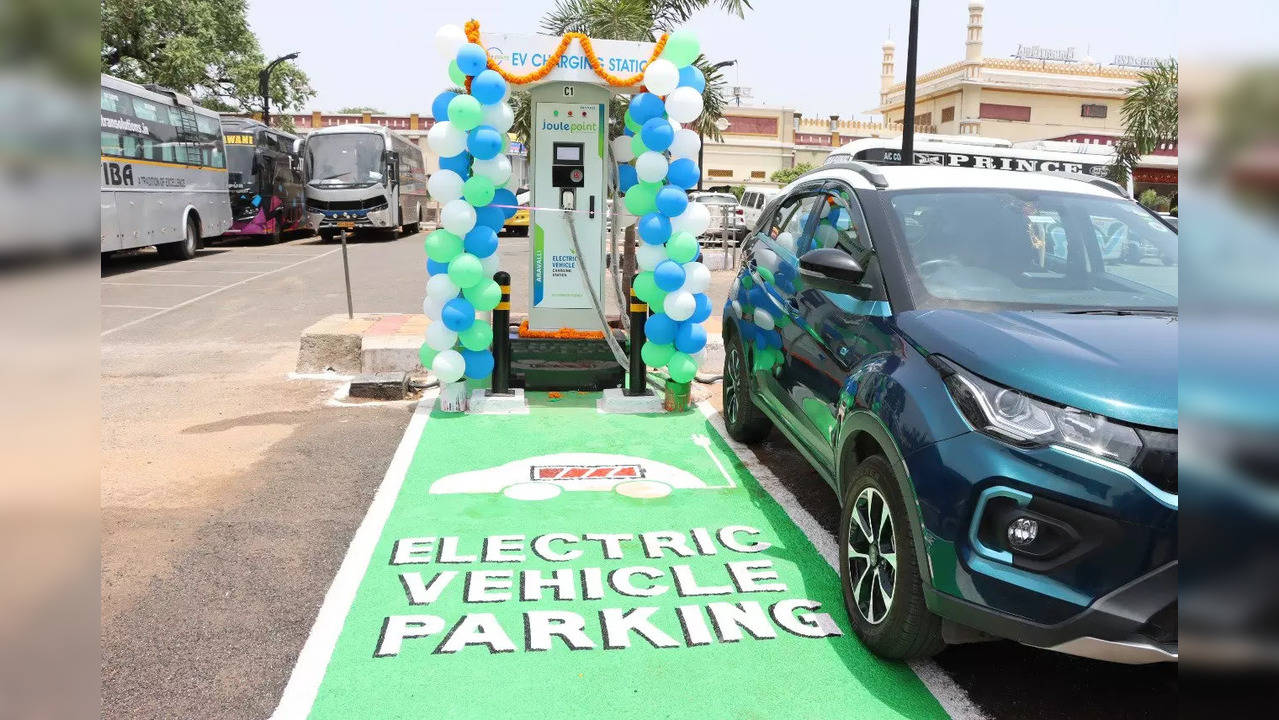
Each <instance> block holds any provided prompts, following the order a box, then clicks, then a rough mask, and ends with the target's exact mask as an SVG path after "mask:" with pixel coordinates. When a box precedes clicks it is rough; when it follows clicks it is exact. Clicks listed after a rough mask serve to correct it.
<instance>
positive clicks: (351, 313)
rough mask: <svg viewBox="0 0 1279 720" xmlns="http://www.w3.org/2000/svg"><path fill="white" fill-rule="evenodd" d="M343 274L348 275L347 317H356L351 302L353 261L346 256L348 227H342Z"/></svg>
mask: <svg viewBox="0 0 1279 720" xmlns="http://www.w3.org/2000/svg"><path fill="white" fill-rule="evenodd" d="M342 274H343V275H344V276H345V277H346V317H347V319H348V320H351V319H354V318H355V307H354V305H353V304H352V303H351V262H350V260H349V259H348V258H347V256H346V228H342Z"/></svg>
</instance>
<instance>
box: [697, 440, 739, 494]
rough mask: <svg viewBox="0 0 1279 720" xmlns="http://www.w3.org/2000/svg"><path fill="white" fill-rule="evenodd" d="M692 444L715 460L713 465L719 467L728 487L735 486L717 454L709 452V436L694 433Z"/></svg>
mask: <svg viewBox="0 0 1279 720" xmlns="http://www.w3.org/2000/svg"><path fill="white" fill-rule="evenodd" d="M693 444H694V445H696V446H698V447H700V448H701V449H703V450H705V451H706V454H707V455H710V456H711V460H713V461H715V467H717V468H719V474H720V475H723V476H724V480H725V481H726V482H728V487H730V488H735V487H737V483H735V482H733V478H732V476H730V475H729V474H728V471H727V470H725V469H724V463H722V462H720V461H719V456H718V455H716V454H715V453H713V452H711V439H710V438H708V437H706V436H705V435H702V434H701V433H696V434H694V435H693Z"/></svg>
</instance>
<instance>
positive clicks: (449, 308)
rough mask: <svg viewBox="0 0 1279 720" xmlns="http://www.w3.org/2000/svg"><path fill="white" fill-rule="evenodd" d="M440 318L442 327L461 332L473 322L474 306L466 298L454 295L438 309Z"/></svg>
mask: <svg viewBox="0 0 1279 720" xmlns="http://www.w3.org/2000/svg"><path fill="white" fill-rule="evenodd" d="M440 320H442V321H444V327H446V328H448V329H449V330H452V331H453V332H462V331H463V330H465V329H467V328H469V327H470V326H471V323H473V322H475V306H474V305H472V304H471V301H469V300H467V299H466V298H462V297H456V298H453V299H452V300H449V301H448V302H446V303H444V309H443V310H441V311H440Z"/></svg>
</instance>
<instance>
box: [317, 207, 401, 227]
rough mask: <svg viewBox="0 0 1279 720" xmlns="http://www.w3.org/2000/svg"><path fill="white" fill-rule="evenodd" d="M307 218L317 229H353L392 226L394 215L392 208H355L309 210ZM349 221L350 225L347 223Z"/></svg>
mask: <svg viewBox="0 0 1279 720" xmlns="http://www.w3.org/2000/svg"><path fill="white" fill-rule="evenodd" d="M307 218H308V219H309V220H310V224H311V227H314V228H315V229H317V230H337V229H339V228H342V227H349V228H351V229H361V228H363V229H368V228H388V227H391V223H392V220H393V219H394V215H392V213H391V210H390V208H385V209H382V210H353V211H349V212H343V211H326V212H314V211H311V212H308V213H307ZM347 223H349V225H348V224H347Z"/></svg>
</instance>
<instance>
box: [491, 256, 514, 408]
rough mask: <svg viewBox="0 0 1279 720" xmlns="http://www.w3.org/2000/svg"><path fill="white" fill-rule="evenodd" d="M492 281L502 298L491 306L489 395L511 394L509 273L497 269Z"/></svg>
mask: <svg viewBox="0 0 1279 720" xmlns="http://www.w3.org/2000/svg"><path fill="white" fill-rule="evenodd" d="M493 282H495V283H497V284H498V287H500V288H501V289H502V300H501V301H500V302H499V303H498V304H497V307H495V308H493V379H492V382H491V385H492V387H491V388H490V389H489V394H490V395H510V394H511V274H510V273H508V272H506V271H504V270H498V271H497V272H495V273H493Z"/></svg>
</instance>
